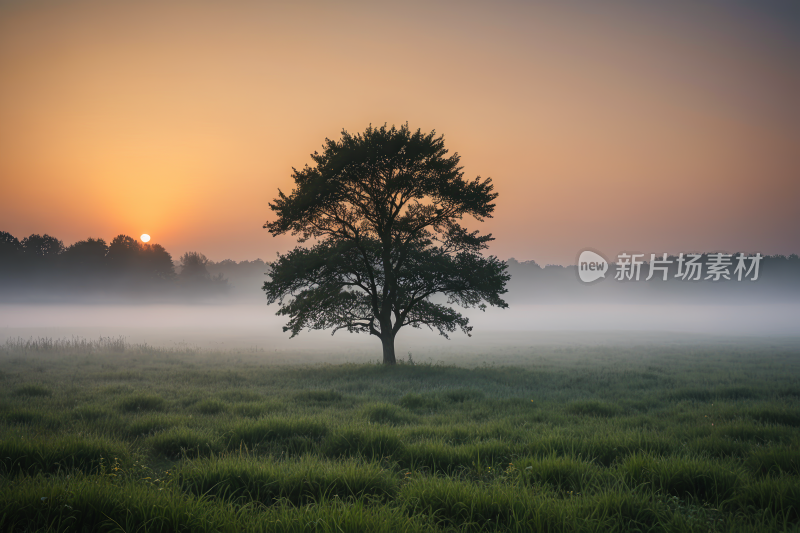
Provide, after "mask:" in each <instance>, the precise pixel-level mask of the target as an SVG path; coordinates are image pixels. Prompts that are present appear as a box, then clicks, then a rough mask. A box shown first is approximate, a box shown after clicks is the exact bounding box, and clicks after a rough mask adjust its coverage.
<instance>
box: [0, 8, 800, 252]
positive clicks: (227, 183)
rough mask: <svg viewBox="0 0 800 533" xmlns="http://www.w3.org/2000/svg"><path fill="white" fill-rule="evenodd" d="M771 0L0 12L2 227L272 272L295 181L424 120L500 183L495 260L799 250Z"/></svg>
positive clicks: (794, 161) (792, 115)
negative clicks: (141, 230)
mask: <svg viewBox="0 0 800 533" xmlns="http://www.w3.org/2000/svg"><path fill="white" fill-rule="evenodd" d="M776 5H778V4H777V3H771V2H769V1H766V2H765V3H763V4H762V3H759V4H758V6H756V5H749V4H746V3H736V2H714V1H711V2H708V3H703V4H702V5H700V4H696V3H693V2H681V1H676V2H670V3H669V4H667V3H664V4H661V3H659V4H655V3H637V2H622V1H609V2H607V3H606V2H604V3H602V5H592V4H589V3H581V4H580V6H581V7H576V6H577V4H575V5H570V4H563V5H562V4H548V3H542V4H539V3H515V2H508V3H502V5H499V4H498V5H488V4H482V3H477V2H463V3H462V2H458V3H453V2H448V1H443V2H437V3H433V4H415V3H413V2H412V3H407V4H402V5H400V4H397V5H394V4H391V5H390V4H375V5H373V4H360V3H352V4H343V5H340V4H337V5H336V6H333V5H329V4H326V3H318V4H317V3H315V4H314V5H313V9H306V7H308V6H305V7H303V6H297V5H293V4H288V5H278V4H271V3H250V2H246V1H240V0H233V1H231V2H226V3H195V2H188V1H184V0H166V1H164V2H153V1H148V0H146V1H143V2H121V3H109V2H102V1H98V0H76V1H74V2H59V1H55V0H41V1H39V2H36V3H33V4H29V3H24V2H16V3H14V2H12V3H9V4H2V3H0V72H3V74H4V76H3V83H2V84H0V180H2V184H3V194H2V195H0V231H8V232H10V233H12V234H13V235H15V236H16V237H18V238H20V239H21V238H23V237H25V236H27V235H30V234H32V233H40V234H41V233H48V234H51V235H54V236H56V237H57V238H59V239H61V240H63V241H64V242H65V243H71V242H76V241H78V240H81V239H85V238H86V237H87V236H88V235H97V234H101V235H104V236H108V237H113V236H115V235H117V234H119V233H125V234H129V235H135V232H134V231H135V228H137V226H138V227H141V226H140V224H141V225H142V226H145V227H150V228H151V229H152V228H157V229H158V232H159V242H160V243H161V244H163V245H164V246H165V248H166V249H167V250H168V251H169V252H170V253H172V254H173V255H175V256H179V255H180V254H181V253H183V252H185V251H189V250H198V251H201V252H202V253H204V254H205V255H207V256H208V257H209V258H212V259H213V260H217V261H219V260H223V259H227V258H230V259H234V260H245V259H255V258H256V257H260V258H262V259H270V258H272V257H273V256H274V255H275V253H276V252H278V251H280V252H283V251H286V250H288V249H290V248H292V247H294V245H295V240H294V239H293V238H292V237H280V238H272V237H271V236H270V235H269V233H268V232H267V230H264V229H262V225H263V223H264V222H265V221H266V220H272V219H273V214H272V213H271V211H270V210H269V208H268V205H267V204H268V202H270V201H272V200H273V199H274V198H275V197H276V196H277V192H278V189H279V188H280V189H281V190H283V191H284V192H286V193H288V192H289V191H291V189H292V188H293V183H292V181H291V178H290V176H291V172H292V167H296V168H298V169H299V168H302V167H303V166H304V165H305V164H307V163H309V164H310V163H311V160H310V158H309V154H310V153H312V152H314V151H319V150H320V149H321V148H320V147H321V145H322V143H323V142H324V140H325V138H326V137H327V138H331V139H338V138H339V134H340V132H341V130H342V129H347V130H348V131H349V132H351V133H355V132H363V131H364V129H365V128H366V127H367V126H368V125H369V124H370V123H372V124H373V125H374V126H378V125H382V124H384V123H388V124H389V125H392V124H394V125H397V126H400V125H401V124H404V123H406V122H408V124H409V126H410V127H411V128H412V129H413V130H416V129H417V128H421V129H422V130H423V131H425V132H428V131H431V130H434V129H435V130H436V131H437V133H439V134H444V136H445V147H446V148H447V149H448V150H449V151H450V153H453V152H458V153H459V154H460V155H461V163H462V165H463V167H464V172H465V176H464V177H465V179H468V180H472V179H474V178H475V177H476V176H478V175H480V176H482V177H484V178H485V177H491V178H492V180H493V183H494V185H495V190H496V192H498V193H499V197H498V199H497V209H496V211H495V215H494V218H492V219H488V220H487V221H486V222H485V223H482V224H475V223H474V221H472V220H466V221H465V222H466V225H467V226H468V228H469V229H477V230H479V231H481V232H482V233H492V234H493V235H494V237H495V238H496V239H497V240H496V241H494V242H493V243H492V244H491V246H490V248H489V252H490V253H492V254H494V255H497V256H498V257H500V258H510V257H515V258H517V259H518V260H529V259H534V260H536V261H537V262H539V263H540V264H547V263H556V264H571V263H573V262H574V261H575V258H576V255H577V254H578V253H579V252H580V250H582V249H585V248H587V247H591V248H593V249H598V250H600V251H602V252H604V253H605V254H607V255H613V254H615V253H617V252H620V251H623V250H629V251H635V250H643V251H646V252H653V253H662V252H669V253H678V252H681V251H689V250H707V251H718V250H722V251H737V250H740V251H741V250H743V251H760V252H761V253H766V254H774V253H785V254H789V253H792V252H798V251H800V232H797V231H796V230H795V228H797V227H798V226H800V212H798V211H797V209H795V207H796V206H795V205H794V204H795V203H796V199H797V198H798V197H800V180H798V179H797V176H800V160H799V159H798V158H797V156H796V147H797V146H798V145H800V107H799V106H797V104H796V100H795V94H797V92H798V90H800V72H799V71H800V69H799V68H798V64H797V62H796V58H797V57H798V52H800V38H798V36H800V31H794V30H795V29H796V28H795V26H792V24H795V22H797V20H796V19H798V17H794V15H795V14H796V13H797V12H798V8H793V7H785V8H782V9H786V10H787V11H786V13H784V15H785V16H780V17H779V16H777V15H776V13H777V9H778V8H775V7H774V6H776ZM423 6H424V7H423ZM765 6H766V7H765ZM770 10H773V11H770ZM423 12H424V14H425V16H420V14H421V13H423ZM792 17H794V18H792ZM366 27H381V28H383V31H384V32H385V33H386V35H398V36H402V38H398V39H393V40H388V41H387V42H386V43H385V46H383V47H364V46H363V43H362V38H363V37H362V35H363V29H364V28H366ZM300 34H302V35H303V36H304V37H303V39H302V40H301V41H297V39H296V35H300ZM287 43H292V45H291V46H290V45H289V44H287ZM331 43H336V46H337V49H339V50H341V53H337V54H336V55H335V59H332V57H329V56H327V55H326V54H324V53H323V54H321V53H320V50H321V49H324V47H330V46H331ZM434 51H435V52H434ZM312 74H313V78H312V77H311V76H312ZM387 80H388V81H387ZM145 242H146V241H145Z"/></svg>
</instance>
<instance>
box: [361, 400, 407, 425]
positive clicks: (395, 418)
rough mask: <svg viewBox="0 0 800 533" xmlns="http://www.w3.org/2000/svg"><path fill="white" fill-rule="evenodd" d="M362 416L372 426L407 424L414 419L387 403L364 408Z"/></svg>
mask: <svg viewBox="0 0 800 533" xmlns="http://www.w3.org/2000/svg"><path fill="white" fill-rule="evenodd" d="M364 416H365V417H366V419H367V420H369V421H370V422H372V423H374V424H389V425H395V426H397V425H401V424H408V423H409V422H411V421H412V420H413V419H414V417H413V416H411V414H410V413H409V412H407V411H405V410H404V409H402V408H400V407H397V406H396V405H391V404H388V403H378V404H374V405H368V406H366V407H364Z"/></svg>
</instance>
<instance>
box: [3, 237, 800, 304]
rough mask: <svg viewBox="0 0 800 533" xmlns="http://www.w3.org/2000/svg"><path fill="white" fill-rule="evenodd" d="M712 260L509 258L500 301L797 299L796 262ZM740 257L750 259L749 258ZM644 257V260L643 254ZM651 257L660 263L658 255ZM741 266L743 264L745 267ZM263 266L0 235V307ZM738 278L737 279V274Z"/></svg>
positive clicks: (235, 282)
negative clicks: (600, 274) (622, 266)
mask: <svg viewBox="0 0 800 533" xmlns="http://www.w3.org/2000/svg"><path fill="white" fill-rule="evenodd" d="M712 255H713V254H711V255H709V254H703V255H701V257H700V258H699V260H697V261H695V262H697V263H700V264H701V265H702V267H701V275H700V279H699V280H697V281H693V280H690V279H689V278H690V277H691V278H692V279H693V278H694V277H696V276H687V277H686V278H684V277H683V276H677V274H678V268H679V267H683V270H684V271H685V270H686V268H685V265H680V264H679V262H678V258H677V257H674V256H672V257H668V258H667V260H668V261H671V263H669V264H668V270H667V280H666V281H664V279H663V272H662V271H658V272H655V273H654V275H653V277H652V278H651V279H650V280H649V281H648V280H646V278H647V277H648V275H649V271H650V265H649V263H648V262H645V263H643V264H642V265H641V266H640V273H639V280H638V281H636V280H635V279H630V280H628V279H625V280H624V281H619V280H616V279H614V278H615V276H616V274H617V265H616V264H614V263H611V264H609V268H608V272H607V273H606V277H605V279H599V280H597V281H594V282H592V283H583V282H582V281H581V280H580V279H579V276H578V268H579V267H578V266H577V265H571V266H560V265H547V266H544V267H542V266H540V265H539V264H538V263H536V262H535V261H524V262H519V261H517V260H516V259H513V258H512V259H509V260H508V271H509V273H510V274H511V281H510V282H509V283H508V293H507V294H505V295H504V296H503V297H504V299H505V300H506V301H508V302H509V303H510V304H512V305H513V304H559V303H639V304H650V305H661V304H679V303H692V304H724V305H728V304H747V303H751V302H756V303H767V302H786V303H800V258H798V256H797V255H794V254H793V255H791V256H789V257H786V256H782V255H774V256H764V257H762V258H761V260H760V261H759V264H758V279H757V280H756V281H751V279H752V278H753V277H754V274H755V271H751V272H750V274H749V275H743V276H742V280H741V281H738V280H737V274H736V273H735V268H736V266H737V260H736V257H737V256H738V254H731V256H730V258H729V261H730V263H731V264H730V266H729V267H728V268H727V275H728V277H729V278H730V279H725V278H724V277H722V276H720V279H719V280H718V281H714V280H713V279H705V278H706V276H707V275H708V272H709V266H710V265H711V264H712V263H714V260H713V259H714V258H713V257H712ZM747 257H752V254H751V255H748V256H747ZM647 258H648V259H649V254H648V256H647ZM657 259H661V258H658V257H657ZM746 266H747V267H750V266H751V261H750V260H748V261H747V265H746ZM268 269H269V267H268V265H267V264H266V263H265V262H264V261H262V260H260V259H256V260H255V261H242V262H238V263H237V262H236V261H231V260H229V259H226V260H225V261H220V262H218V263H215V262H213V261H210V260H208V259H207V258H206V257H205V256H204V255H203V254H201V253H198V252H186V253H184V254H183V255H182V256H181V257H180V258H179V259H178V260H177V261H173V259H172V256H171V255H170V253H169V252H167V251H166V250H165V249H164V247H163V246H161V245H159V244H142V243H140V242H139V241H137V240H136V239H134V238H132V237H129V236H127V235H118V236H117V237H115V238H114V239H113V240H112V241H111V242H110V243H106V242H105V241H104V240H103V239H91V238H90V239H86V240H83V241H78V242H76V243H75V244H72V245H71V246H68V247H65V246H64V243H63V242H61V241H60V240H58V239H56V238H55V237H51V236H49V235H30V236H29V237H26V238H24V239H22V240H21V241H20V240H18V239H17V238H15V237H14V236H13V235H11V234H10V233H7V232H0V301H5V302H53V301H56V302H57V301H65V302H66V301H120V302H132V301H137V300H139V301H175V300H194V301H197V300H200V301H203V300H212V301H220V300H222V301H229V300H250V301H253V302H262V301H264V300H265V298H264V293H263V292H262V291H261V287H262V285H263V284H264V281H265V280H266V279H267V275H266V273H267V271H268ZM743 274H744V273H743Z"/></svg>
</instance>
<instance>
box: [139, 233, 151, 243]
mask: <svg viewBox="0 0 800 533" xmlns="http://www.w3.org/2000/svg"><path fill="white" fill-rule="evenodd" d="M139 238H140V239H142V242H147V241H149V240H150V235H148V234H147V233H142V236H141V237H139Z"/></svg>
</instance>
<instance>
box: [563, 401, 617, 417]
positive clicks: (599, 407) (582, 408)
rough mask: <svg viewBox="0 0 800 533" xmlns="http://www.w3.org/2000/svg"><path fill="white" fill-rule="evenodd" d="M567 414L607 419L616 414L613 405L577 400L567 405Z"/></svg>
mask: <svg viewBox="0 0 800 533" xmlns="http://www.w3.org/2000/svg"><path fill="white" fill-rule="evenodd" d="M567 412H568V413H570V414H572V415H582V416H602V417H609V416H614V415H615V414H616V412H617V408H616V407H615V406H614V405H611V404H608V403H606V402H599V401H597V400H583V401H580V400H579V401H574V402H570V403H569V405H567Z"/></svg>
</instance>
